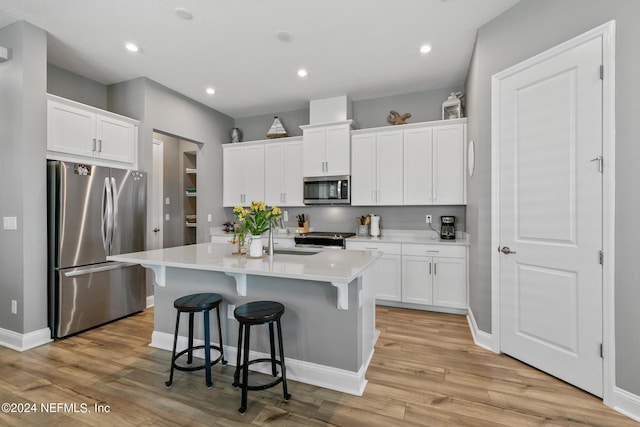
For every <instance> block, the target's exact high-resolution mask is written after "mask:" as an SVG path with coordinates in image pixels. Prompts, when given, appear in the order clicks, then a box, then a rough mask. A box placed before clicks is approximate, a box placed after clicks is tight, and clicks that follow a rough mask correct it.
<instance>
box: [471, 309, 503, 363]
mask: <svg viewBox="0 0 640 427" xmlns="http://www.w3.org/2000/svg"><path fill="white" fill-rule="evenodd" d="M467 322H468V323H469V329H470V330H471V335H472V336H473V341H474V342H475V343H476V345H477V346H480V347H482V348H486V349H487V350H489V351H493V352H494V353H499V352H498V351H496V350H494V349H493V337H492V336H491V334H489V333H487V332H483V331H481V330H480V329H478V324H477V323H476V318H475V317H474V316H473V311H471V308H469V311H468V312H467Z"/></svg>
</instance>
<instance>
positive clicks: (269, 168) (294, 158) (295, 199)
mask: <svg viewBox="0 0 640 427" xmlns="http://www.w3.org/2000/svg"><path fill="white" fill-rule="evenodd" d="M264 200H265V203H266V204H267V205H271V206H273V205H275V206H303V205H304V204H303V201H302V141H301V140H300V139H297V140H294V141H289V142H276V143H266V144H265V148H264Z"/></svg>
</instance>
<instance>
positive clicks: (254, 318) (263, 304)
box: [233, 301, 291, 415]
mask: <svg viewBox="0 0 640 427" xmlns="http://www.w3.org/2000/svg"><path fill="white" fill-rule="evenodd" d="M283 313H284V306H283V305H282V304H280V303H279V302H275V301H254V302H250V303H247V304H243V305H241V306H238V307H236V309H235V310H234V312H233V315H234V317H235V318H236V320H238V322H239V323H240V329H239V330H238V358H237V363H236V370H235V373H234V374H233V386H234V387H242V403H241V405H240V409H238V410H239V411H240V413H241V414H242V415H244V414H245V412H247V391H248V390H266V389H268V388H271V387H274V386H276V385H278V384H280V383H282V392H283V394H284V401H285V402H288V401H289V399H290V398H291V395H290V394H289V393H288V392H287V374H286V372H287V370H286V368H285V366H284V352H283V350H282V328H281V326H280V318H281V317H282V314H283ZM265 323H268V324H269V343H270V344H271V358H262V359H254V360H249V339H250V328H251V326H252V325H262V324H265ZM274 323H275V324H276V326H277V327H278V350H279V352H280V360H277V359H276V351H275V344H274V337H273V324H274ZM243 335H244V343H243ZM242 356H244V359H243V357H242ZM241 360H243V363H242V364H240V361H241ZM260 362H270V363H271V374H272V375H273V376H274V377H276V376H277V375H278V373H277V371H276V365H280V369H281V370H282V374H281V375H280V376H279V377H278V378H276V379H275V380H274V381H272V382H270V383H268V384H264V385H256V386H250V385H249V365H253V364H254V363H260ZM240 371H242V382H238V380H239V377H240Z"/></svg>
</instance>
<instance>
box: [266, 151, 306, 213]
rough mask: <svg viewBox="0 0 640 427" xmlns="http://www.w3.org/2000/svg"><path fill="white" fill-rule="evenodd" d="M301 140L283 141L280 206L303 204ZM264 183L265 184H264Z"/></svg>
mask: <svg viewBox="0 0 640 427" xmlns="http://www.w3.org/2000/svg"><path fill="white" fill-rule="evenodd" d="M302 150H303V148H302V141H294V142H287V143H285V147H284V168H283V171H284V173H283V183H282V189H283V193H284V200H283V203H281V205H282V206H304V203H303V193H302V176H303V175H302ZM265 185H266V184H265Z"/></svg>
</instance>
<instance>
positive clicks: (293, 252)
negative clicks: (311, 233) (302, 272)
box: [273, 248, 322, 255]
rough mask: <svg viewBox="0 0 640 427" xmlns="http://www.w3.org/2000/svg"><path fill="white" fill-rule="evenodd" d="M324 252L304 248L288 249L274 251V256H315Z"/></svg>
mask: <svg viewBox="0 0 640 427" xmlns="http://www.w3.org/2000/svg"><path fill="white" fill-rule="evenodd" d="M320 252H322V251H321V250H318V249H302V248H288V249H274V250H273V253H274V254H280V255H315V254H317V253H320Z"/></svg>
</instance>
